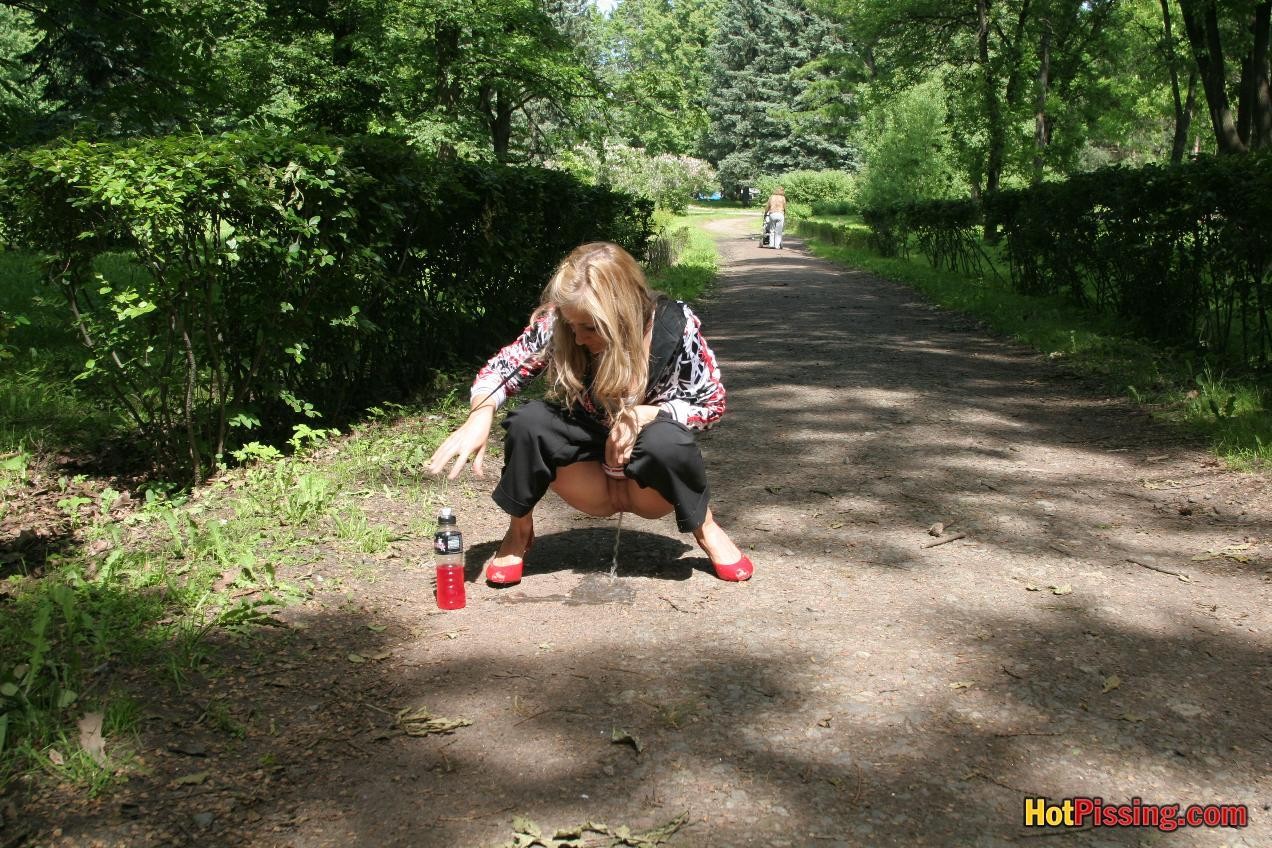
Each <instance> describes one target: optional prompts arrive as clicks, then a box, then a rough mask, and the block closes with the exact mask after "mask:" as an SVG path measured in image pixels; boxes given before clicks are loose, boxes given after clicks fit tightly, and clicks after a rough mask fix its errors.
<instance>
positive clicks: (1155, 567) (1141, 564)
mask: <svg viewBox="0 0 1272 848" xmlns="http://www.w3.org/2000/svg"><path fill="white" fill-rule="evenodd" d="M1126 561H1127V562H1129V563H1131V564H1132V565H1138V566H1139V567H1140V568H1147V569H1148V570H1149V571H1156V572H1158V573H1159V574H1169V575H1170V576H1171V577H1178V578H1179V579H1180V580H1185V581H1188V582H1192V577H1190V576H1189V575H1188V574H1187V573H1186V572H1183V571H1172V570H1170V569H1169V568H1162V567H1161V566H1160V565H1150V564H1148V563H1147V562H1141V561H1140V560H1138V559H1133V558H1132V557H1127V558H1126Z"/></svg>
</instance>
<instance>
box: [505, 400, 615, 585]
mask: <svg viewBox="0 0 1272 848" xmlns="http://www.w3.org/2000/svg"><path fill="white" fill-rule="evenodd" d="M503 427H504V429H505V430H506V431H507V435H506V436H505V438H504V468H503V473H502V474H501V475H500V478H499V485H498V486H496V487H495V491H494V492H493V493H492V497H493V498H494V501H495V503H497V504H499V506H500V507H501V508H502V509H503V510H504V512H506V513H508V515H509V522H508V530H507V532H506V533H504V538H503V541H502V542H501V543H500V544H499V548H498V550H497V551H496V552H495V556H494V557H493V559H492V564H491V571H497V570H498V569H500V568H514V569H519V568H520V566H521V562H522V560H523V559H524V558H525V554H526V551H527V550H528V549H529V547H530V542H531V541H532V540H533V538H534V508H535V506H536V505H537V504H538V503H539V499H540V498H542V497H543V495H544V494H545V493H546V492H547V490H548V488H549V486H551V485H552V484H553V481H554V479H555V478H556V476H557V473H558V471H560V470H561V468H562V466H564V467H566V468H568V467H571V466H570V465H568V464H567V463H575V462H577V461H578V460H579V459H591V458H594V457H597V456H601V455H603V454H604V451H605V431H604V429H603V428H601V427H600V426H599V425H597V424H595V423H593V422H588V421H580V420H578V419H576V418H574V417H573V416H570V415H569V414H568V413H566V412H565V411H564V410H562V409H561V408H560V407H558V406H553V405H550V404H546V403H544V402H543V401H532V402H530V403H527V404H525V405H524V406H521V407H519V408H517V409H515V410H513V411H512V412H511V413H509V414H508V417H507V418H506V419H504V422H503ZM584 464H592V465H596V468H597V472H598V473H600V465H599V464H597V463H584Z"/></svg>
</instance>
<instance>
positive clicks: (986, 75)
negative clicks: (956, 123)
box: [976, 0, 1007, 244]
mask: <svg viewBox="0 0 1272 848" xmlns="http://www.w3.org/2000/svg"><path fill="white" fill-rule="evenodd" d="M976 15H977V32H976V52H977V60H978V61H979V63H980V66H981V74H982V76H983V81H984V86H985V91H984V96H985V117H986V120H987V122H988V125H989V126H988V131H989V132H988V134H989V145H988V147H989V149H988V150H987V151H986V152H987V156H986V160H985V193H986V194H993V193H994V192H996V191H998V185H999V181H1000V179H1001V177H1002V173H1003V161H1004V159H1005V158H1006V148H1007V137H1006V130H1005V129H1004V127H1003V110H1002V103H1001V102H1000V101H999V99H998V78H997V77H996V76H995V75H994V66H993V65H992V64H991V63H990V61H989V0H976ZM985 240H986V241H988V242H990V243H991V244H992V243H994V242H996V241H998V225H997V223H995V222H992V221H988V220H987V221H986V222H985Z"/></svg>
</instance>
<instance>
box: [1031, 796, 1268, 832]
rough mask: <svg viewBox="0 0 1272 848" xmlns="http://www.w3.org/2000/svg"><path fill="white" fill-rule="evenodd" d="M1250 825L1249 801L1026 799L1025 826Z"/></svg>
mask: <svg viewBox="0 0 1272 848" xmlns="http://www.w3.org/2000/svg"><path fill="white" fill-rule="evenodd" d="M1249 824H1250V808H1249V806H1247V805H1246V804H1149V803H1145V802H1144V801H1143V800H1142V799H1140V798H1132V799H1131V800H1130V801H1128V802H1124V803H1105V801H1104V799H1103V798H1085V797H1077V798H1064V799H1062V800H1060V801H1051V800H1049V799H1047V798H1026V799H1025V827H1084V828H1095V827H1148V828H1155V829H1157V830H1159V831H1161V832H1163V833H1171V832H1173V831H1176V830H1179V829H1180V828H1199V827H1230V828H1240V827H1246V826H1248V825H1249Z"/></svg>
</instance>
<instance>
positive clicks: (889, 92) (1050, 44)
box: [817, 0, 1123, 194]
mask: <svg viewBox="0 0 1272 848" xmlns="http://www.w3.org/2000/svg"><path fill="white" fill-rule="evenodd" d="M817 2H818V8H819V9H825V10H827V11H829V12H831V13H833V14H834V16H835V19H836V20H837V21H839V22H840V26H841V36H842V37H843V38H844V40H845V41H846V42H847V43H848V45H849V54H850V55H852V56H855V57H857V59H858V61H861V62H863V63H865V64H866V68H867V70H868V72H869V73H868V77H867V78H868V80H869V83H870V92H869V94H868V96H869V97H870V98H871V99H872V100H878V99H880V98H887V97H892V96H896V94H897V93H899V92H901V91H904V90H905V89H906V88H907V87H909V86H910V85H913V84H916V82H917V81H918V80H921V79H923V78H925V77H926V76H927V75H928V74H930V73H932V72H935V71H937V70H938V69H951V70H952V72H949V73H946V72H944V71H943V73H944V75H945V77H946V82H947V86H948V91H949V97H950V100H951V103H950V117H951V120H952V121H953V122H954V123H953V125H952V129H953V131H954V133H953V135H954V140H955V144H956V147H958V148H959V150H960V155H961V157H962V159H963V161H964V164H965V167H966V168H967V170H968V174H969V178H970V182H971V185H972V189H973V193H975V194H979V193H981V192H986V191H991V192H992V191H995V190H996V189H998V188H999V187H1000V186H1001V185H1002V182H1003V179H1004V176H1005V175H1008V174H1012V175H1019V176H1020V177H1026V176H1027V177H1028V178H1030V179H1033V180H1038V179H1041V178H1042V175H1043V173H1044V171H1045V169H1053V170H1056V171H1059V172H1062V173H1063V172H1066V171H1068V170H1070V169H1072V168H1073V167H1074V166H1075V164H1076V162H1077V157H1078V153H1079V152H1080V151H1081V150H1082V149H1083V147H1084V146H1085V142H1086V138H1087V135H1088V132H1089V130H1090V126H1091V124H1092V122H1093V121H1094V120H1096V118H1097V117H1098V112H1099V109H1100V108H1104V107H1108V106H1109V105H1110V103H1109V100H1108V98H1107V96H1106V93H1107V86H1106V81H1107V80H1108V79H1109V78H1110V77H1115V76H1117V74H1118V68H1117V66H1116V62H1115V59H1116V57H1115V53H1114V52H1113V44H1114V43H1115V41H1114V40H1113V39H1112V36H1113V35H1115V34H1116V33H1118V32H1119V31H1120V30H1119V27H1121V26H1122V24H1123V19H1122V17H1120V16H1121V14H1122V11H1121V4H1119V3H1118V2H1116V0H976V2H975V3H974V4H967V5H962V6H959V5H955V6H951V5H950V4H948V3H945V2H939V1H938V0H817ZM1026 126H1031V129H1032V131H1031V132H1028V133H1027V134H1026V132H1024V128H1025V127H1026Z"/></svg>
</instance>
